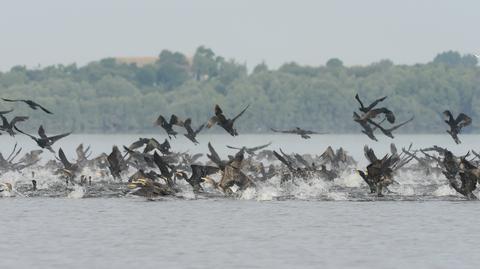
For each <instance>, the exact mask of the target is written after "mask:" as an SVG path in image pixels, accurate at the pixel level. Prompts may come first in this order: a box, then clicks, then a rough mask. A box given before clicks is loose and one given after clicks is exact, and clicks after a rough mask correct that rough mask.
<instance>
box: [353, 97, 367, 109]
mask: <svg viewBox="0 0 480 269" xmlns="http://www.w3.org/2000/svg"><path fill="white" fill-rule="evenodd" d="M355 99H356V100H357V101H358V103H359V104H360V109H364V108H365V107H364V106H363V103H362V101H360V97H359V96H358V93H357V94H355Z"/></svg>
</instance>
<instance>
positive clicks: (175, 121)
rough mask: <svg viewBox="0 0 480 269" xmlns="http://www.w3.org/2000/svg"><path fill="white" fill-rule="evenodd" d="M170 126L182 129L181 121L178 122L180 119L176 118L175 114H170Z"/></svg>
mask: <svg viewBox="0 0 480 269" xmlns="http://www.w3.org/2000/svg"><path fill="white" fill-rule="evenodd" d="M170 124H171V125H177V126H180V127H183V121H182V120H180V118H178V117H177V115H175V114H172V116H171V117H170Z"/></svg>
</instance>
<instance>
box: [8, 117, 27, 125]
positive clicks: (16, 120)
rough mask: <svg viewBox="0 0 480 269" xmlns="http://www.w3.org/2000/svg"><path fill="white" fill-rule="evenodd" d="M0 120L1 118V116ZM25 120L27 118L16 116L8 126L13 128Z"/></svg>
mask: <svg viewBox="0 0 480 269" xmlns="http://www.w3.org/2000/svg"><path fill="white" fill-rule="evenodd" d="M2 118H3V116H2ZM26 120H28V117H26V116H17V117H15V118H13V119H12V121H11V122H10V125H11V126H14V125H15V124H16V123H17V122H21V121H26Z"/></svg>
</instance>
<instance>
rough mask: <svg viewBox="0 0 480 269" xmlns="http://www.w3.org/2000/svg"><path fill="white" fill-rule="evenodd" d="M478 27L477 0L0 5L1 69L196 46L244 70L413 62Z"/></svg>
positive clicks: (474, 49)
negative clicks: (285, 65)
mask: <svg viewBox="0 0 480 269" xmlns="http://www.w3.org/2000/svg"><path fill="white" fill-rule="evenodd" d="M479 26H480V1H478V0H464V1H454V0H451V1H445V0H398V1H390V0H361V1H360V0H351V1H347V0H328V1H322V0H317V1H314V0H312V1H307V0H303V1H302V0H296V1H282V0H238V1H233V0H232V1H228V0H168V1H167V0H135V1H133V0H132V1H126V0H82V1H73V0H41V1H38V0H31V1H26V0H15V1H13V0H12V1H7V0H0V70H8V69H9V68H10V67H12V66H14V65H19V64H20V65H27V66H30V67H32V66H38V65H41V66H46V65H51V64H58V63H63V64H69V63H73V62H77V63H78V64H80V65H82V64H85V63H87V62H89V61H92V60H97V59H100V58H104V57H109V56H113V57H114V56H156V55H158V54H159V52H160V51H161V50H162V49H170V50H175V51H180V52H183V53H185V54H187V55H192V54H193V53H194V51H195V48H196V47H198V46H199V45H205V46H207V47H210V48H212V49H213V50H214V51H215V53H217V54H218V55H222V56H224V57H226V58H234V59H236V60H237V61H239V62H242V63H247V65H248V66H249V67H250V68H251V67H253V66H254V65H255V64H257V63H259V62H261V61H265V62H266V63H267V64H268V65H269V66H271V67H278V66H279V65H281V64H282V63H284V62H288V61H296V62H298V63H300V64H308V65H319V64H324V63H325V62H326V61H327V60H328V59H330V58H333V57H338V58H340V59H341V60H342V61H343V62H344V63H345V64H346V65H356V64H368V63H371V62H374V61H378V60H381V59H386V58H388V59H391V60H393V61H394V62H395V63H406V64H412V63H417V62H428V61H430V60H431V59H433V57H434V56H435V55H436V54H437V53H439V52H442V51H446V50H458V51H460V52H461V53H478V52H480V29H479Z"/></svg>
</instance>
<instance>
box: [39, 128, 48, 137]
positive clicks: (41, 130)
mask: <svg viewBox="0 0 480 269" xmlns="http://www.w3.org/2000/svg"><path fill="white" fill-rule="evenodd" d="M38 135H39V136H40V137H41V138H43V139H48V137H47V135H46V134H45V129H43V125H40V127H39V128H38Z"/></svg>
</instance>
